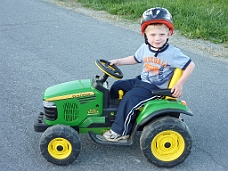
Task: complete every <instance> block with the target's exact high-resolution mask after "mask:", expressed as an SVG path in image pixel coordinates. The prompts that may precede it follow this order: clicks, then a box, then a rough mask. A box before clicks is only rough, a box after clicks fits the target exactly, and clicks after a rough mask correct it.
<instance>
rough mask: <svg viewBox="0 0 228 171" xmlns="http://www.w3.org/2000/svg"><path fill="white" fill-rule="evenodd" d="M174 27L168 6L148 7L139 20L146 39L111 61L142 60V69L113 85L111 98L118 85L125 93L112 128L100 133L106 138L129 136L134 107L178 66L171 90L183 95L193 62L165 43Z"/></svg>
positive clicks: (114, 139)
mask: <svg viewBox="0 0 228 171" xmlns="http://www.w3.org/2000/svg"><path fill="white" fill-rule="evenodd" d="M173 31H174V26H173V22H172V16H171V14H170V13H169V11H168V10H167V9H165V8H160V7H157V8H151V9H148V10H146V11H145V12H144V13H143V16H142V23H141V32H142V34H143V35H144V37H145V43H144V44H142V45H141V47H140V48H139V49H138V50H137V51H136V53H135V55H134V56H128V57H126V58H120V59H115V60H111V61H110V62H111V65H116V66H120V65H130V64H137V63H143V71H142V73H141V75H140V76H138V77H136V78H134V79H128V80H119V81H116V82H115V83H114V84H113V85H112V87H111V89H110V96H111V98H118V90H120V89H121V90H123V91H124V96H123V99H122V100H121V103H120V105H119V107H118V110H117V113H116V119H115V122H114V123H113V124H112V126H111V130H110V131H107V132H105V133H104V134H103V136H104V137H105V139H106V140H108V141H112V142H117V141H119V140H123V139H127V138H128V137H129V134H130V132H131V129H132V123H131V121H132V120H134V119H135V118H136V116H135V112H134V111H135V110H137V109H139V108H140V107H141V106H142V105H144V104H145V103H146V102H147V101H148V100H151V99H153V98H154V97H153V95H152V93H151V91H152V90H156V89H159V88H167V86H168V83H169V81H170V79H171V77H172V75H173V72H174V70H175V68H181V69H182V70H183V74H182V76H181V78H180V79H179V80H178V81H177V83H176V84H175V85H174V87H173V88H172V89H171V93H172V96H174V97H177V98H178V97H180V96H181V95H182V90H183V85H184V83H185V81H186V80H187V79H188V78H189V76H190V75H191V73H192V72H193V70H194V68H195V64H194V63H193V62H192V61H191V59H190V58H189V57H187V56H186V55H184V54H183V53H182V52H181V51H180V50H179V49H178V48H175V47H174V46H172V45H169V44H168V43H167V42H168V39H169V37H170V36H171V35H172V34H173Z"/></svg>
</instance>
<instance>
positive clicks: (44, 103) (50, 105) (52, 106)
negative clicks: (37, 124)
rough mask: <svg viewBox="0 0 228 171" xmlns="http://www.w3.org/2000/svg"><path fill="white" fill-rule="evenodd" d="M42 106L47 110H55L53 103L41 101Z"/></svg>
mask: <svg viewBox="0 0 228 171" xmlns="http://www.w3.org/2000/svg"><path fill="white" fill-rule="evenodd" d="M43 105H44V107H47V108H56V105H55V103H54V102H46V101H43Z"/></svg>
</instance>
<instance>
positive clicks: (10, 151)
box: [0, 0, 228, 171]
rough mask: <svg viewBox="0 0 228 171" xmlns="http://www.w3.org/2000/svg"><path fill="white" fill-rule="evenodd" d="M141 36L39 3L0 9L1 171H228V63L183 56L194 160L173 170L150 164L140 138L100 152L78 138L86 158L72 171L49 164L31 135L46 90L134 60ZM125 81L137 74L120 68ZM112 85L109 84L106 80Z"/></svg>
mask: <svg viewBox="0 0 228 171" xmlns="http://www.w3.org/2000/svg"><path fill="white" fill-rule="evenodd" d="M142 41H143V39H142V37H141V35H139V34H137V33H135V32H132V31H129V30H127V29H124V28H120V27H116V26H113V25H110V24H108V23H105V22H103V21H99V20H97V19H94V18H91V17H88V16H85V15H82V14H78V13H75V12H73V11H70V10H66V9H62V8H60V7H57V6H55V5H53V4H49V3H47V2H44V1H42V0H1V2H0V71H1V72H0V121H1V124H0V139H1V141H0V153H1V155H0V167H1V169H0V170H1V171H9V170H10V171H16V170H20V171H27V170H29V171H30V170H34V171H36V170H37V171H38V170H39V171H51V170H54V171H62V170H66V171H71V170H72V171H73V170H74V171H75V170H86V171H89V170H93V171H94V170H98V171H102V170H144V171H147V170H148V171H149V170H154V171H161V170H164V171H165V170H175V171H183V170H184V171H193V170H194V171H214V170H219V171H226V170H228V163H227V159H228V150H227V145H228V138H227V137H228V136H227V132H228V131H227V130H228V128H227V125H228V124H227V123H228V121H227V119H228V116H227V115H228V110H227V107H228V106H227V95H228V94H227V83H228V81H227V78H228V63H227V62H224V61H220V60H216V59H212V58H210V57H202V56H198V55H196V54H193V53H190V52H188V51H187V50H186V49H182V50H183V51H184V52H185V53H186V54H187V55H189V56H190V57H191V58H192V59H193V60H194V61H195V63H196V70H195V72H194V74H193V76H192V77H191V78H190V80H189V81H188V82H187V83H186V86H185V94H184V96H183V99H185V100H186V101H187V102H188V105H189V107H190V108H191V109H192V111H193V112H194V113H195V115H194V117H185V116H184V118H185V122H186V123H187V124H188V126H189V127H190V129H191V131H192V134H193V138H194V145H193V149H192V154H191V155H190V156H189V157H188V158H187V160H186V161H185V162H184V163H183V164H181V165H179V166H176V167H175V168H172V169H165V168H158V167H156V166H154V165H152V164H150V163H148V162H147V161H146V159H145V158H144V156H143V155H142V153H141V151H140V148H139V137H137V138H136V141H135V144H134V145H133V146H132V147H128V148H126V147H110V146H101V145H98V144H95V143H94V142H93V141H92V140H91V139H90V138H89V137H88V135H81V138H82V145H83V147H82V151H81V153H80V155H79V157H78V158H77V160H76V161H75V162H74V163H72V164H71V165H69V166H65V167H59V166H55V165H53V164H51V163H48V162H47V161H46V160H45V159H44V158H43V157H42V156H41V154H40V152H39V144H38V142H39V138H40V136H41V134H39V133H35V132H34V131H33V118H34V114H36V113H37V112H39V111H40V110H41V109H42V100H41V97H42V92H43V91H44V89H45V88H47V87H48V86H51V85H54V84H57V83H61V82H65V81H71V80H74V79H82V78H91V77H92V76H93V75H94V74H99V73H100V71H99V70H98V69H97V67H96V66H95V65H94V61H95V59H99V58H105V59H112V58H116V57H122V56H123V57H124V56H126V55H129V54H133V53H134V52H135V50H136V49H137V48H138V47H139V46H140V45H141V43H142ZM121 69H122V70H123V72H124V73H125V78H129V77H131V76H132V75H136V74H138V73H139V72H140V70H141V69H140V67H139V66H126V67H125V66H124V67H121ZM109 81H110V82H111V83H112V81H113V80H112V79H109Z"/></svg>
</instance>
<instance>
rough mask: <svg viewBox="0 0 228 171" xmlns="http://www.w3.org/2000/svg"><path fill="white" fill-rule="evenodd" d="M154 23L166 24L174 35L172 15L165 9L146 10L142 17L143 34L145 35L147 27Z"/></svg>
mask: <svg viewBox="0 0 228 171" xmlns="http://www.w3.org/2000/svg"><path fill="white" fill-rule="evenodd" d="M153 23H160V24H165V25H166V26H167V27H168V28H169V29H170V31H171V34H173V31H174V26H173V20H172V15H171V14H170V13H169V11H168V10H167V9H165V8H161V7H156V8H150V9H148V10H146V11H145V12H144V13H143V15H142V21H141V32H142V34H144V31H145V29H146V27H147V26H148V25H150V24H153Z"/></svg>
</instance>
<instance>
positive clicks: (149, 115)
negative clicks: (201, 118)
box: [136, 99, 193, 126]
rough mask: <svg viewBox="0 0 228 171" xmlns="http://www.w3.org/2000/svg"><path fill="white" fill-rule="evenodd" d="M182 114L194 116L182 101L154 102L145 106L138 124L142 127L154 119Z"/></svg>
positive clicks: (137, 120)
mask: <svg viewBox="0 0 228 171" xmlns="http://www.w3.org/2000/svg"><path fill="white" fill-rule="evenodd" d="M180 113H182V114H186V115H189V116H193V114H192V111H191V110H190V109H189V108H188V107H187V105H184V104H183V103H182V102H181V101H176V100H175V101H173V100H165V99H162V100H152V101H149V102H147V103H146V104H145V105H144V107H143V108H142V110H141V111H140V113H139V115H138V117H137V118H136V124H137V125H138V126H142V125H144V124H145V123H147V122H148V121H150V120H152V119H154V118H157V117H160V116H166V115H170V116H177V114H180Z"/></svg>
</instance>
